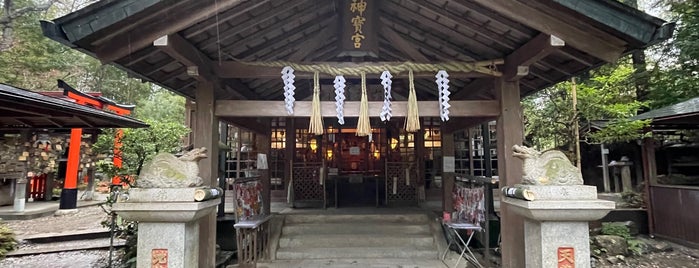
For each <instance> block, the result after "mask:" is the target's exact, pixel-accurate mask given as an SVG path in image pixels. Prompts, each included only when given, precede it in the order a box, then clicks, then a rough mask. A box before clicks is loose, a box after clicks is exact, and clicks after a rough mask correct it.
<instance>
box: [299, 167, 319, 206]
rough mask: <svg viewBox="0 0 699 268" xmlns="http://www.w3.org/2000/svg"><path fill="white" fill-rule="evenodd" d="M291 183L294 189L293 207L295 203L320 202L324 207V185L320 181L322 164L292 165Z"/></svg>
mask: <svg viewBox="0 0 699 268" xmlns="http://www.w3.org/2000/svg"><path fill="white" fill-rule="evenodd" d="M292 166H293V170H292V176H293V177H292V183H293V187H294V205H296V202H297V201H301V202H303V201H316V202H318V201H319V202H321V204H322V205H323V207H325V190H324V184H325V183H322V182H321V181H320V178H321V177H320V168H321V167H322V166H323V164H322V163H320V162H317V163H300V164H296V163H294V164H293V165H292Z"/></svg>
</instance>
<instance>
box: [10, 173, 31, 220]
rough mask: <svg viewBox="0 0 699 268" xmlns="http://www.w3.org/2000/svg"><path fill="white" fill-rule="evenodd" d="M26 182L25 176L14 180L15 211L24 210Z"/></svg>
mask: <svg viewBox="0 0 699 268" xmlns="http://www.w3.org/2000/svg"><path fill="white" fill-rule="evenodd" d="M27 182H28V180H27V179H26V178H21V179H18V180H17V181H16V182H15V202H14V204H13V205H14V206H13V208H14V210H15V212H24V206H25V200H26V198H27Z"/></svg>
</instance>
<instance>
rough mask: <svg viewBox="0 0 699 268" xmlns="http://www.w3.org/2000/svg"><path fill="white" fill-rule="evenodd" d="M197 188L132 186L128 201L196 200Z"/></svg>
mask: <svg viewBox="0 0 699 268" xmlns="http://www.w3.org/2000/svg"><path fill="white" fill-rule="evenodd" d="M196 190H197V188H136V187H134V188H131V189H129V200H128V202H131V203H135V202H151V203H153V202H158V203H160V202H194V192H195V191H196Z"/></svg>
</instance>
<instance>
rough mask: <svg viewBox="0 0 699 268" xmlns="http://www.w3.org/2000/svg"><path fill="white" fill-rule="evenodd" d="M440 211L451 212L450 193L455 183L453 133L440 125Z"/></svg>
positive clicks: (452, 208) (451, 199)
mask: <svg viewBox="0 0 699 268" xmlns="http://www.w3.org/2000/svg"><path fill="white" fill-rule="evenodd" d="M442 159H443V161H442V165H443V167H442V168H443V169H442V211H448V212H452V211H453V210H454V200H453V198H452V192H453V191H454V184H455V183H456V182H455V180H456V174H455V173H454V132H453V131H449V130H447V128H446V127H445V126H444V125H442Z"/></svg>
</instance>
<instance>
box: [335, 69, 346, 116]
mask: <svg viewBox="0 0 699 268" xmlns="http://www.w3.org/2000/svg"><path fill="white" fill-rule="evenodd" d="M334 83H335V85H334V87H335V107H336V108H335V111H337V123H339V124H340V125H344V124H345V112H344V109H345V108H344V106H345V78H344V77H343V76H342V75H338V76H335V81H334Z"/></svg>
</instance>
